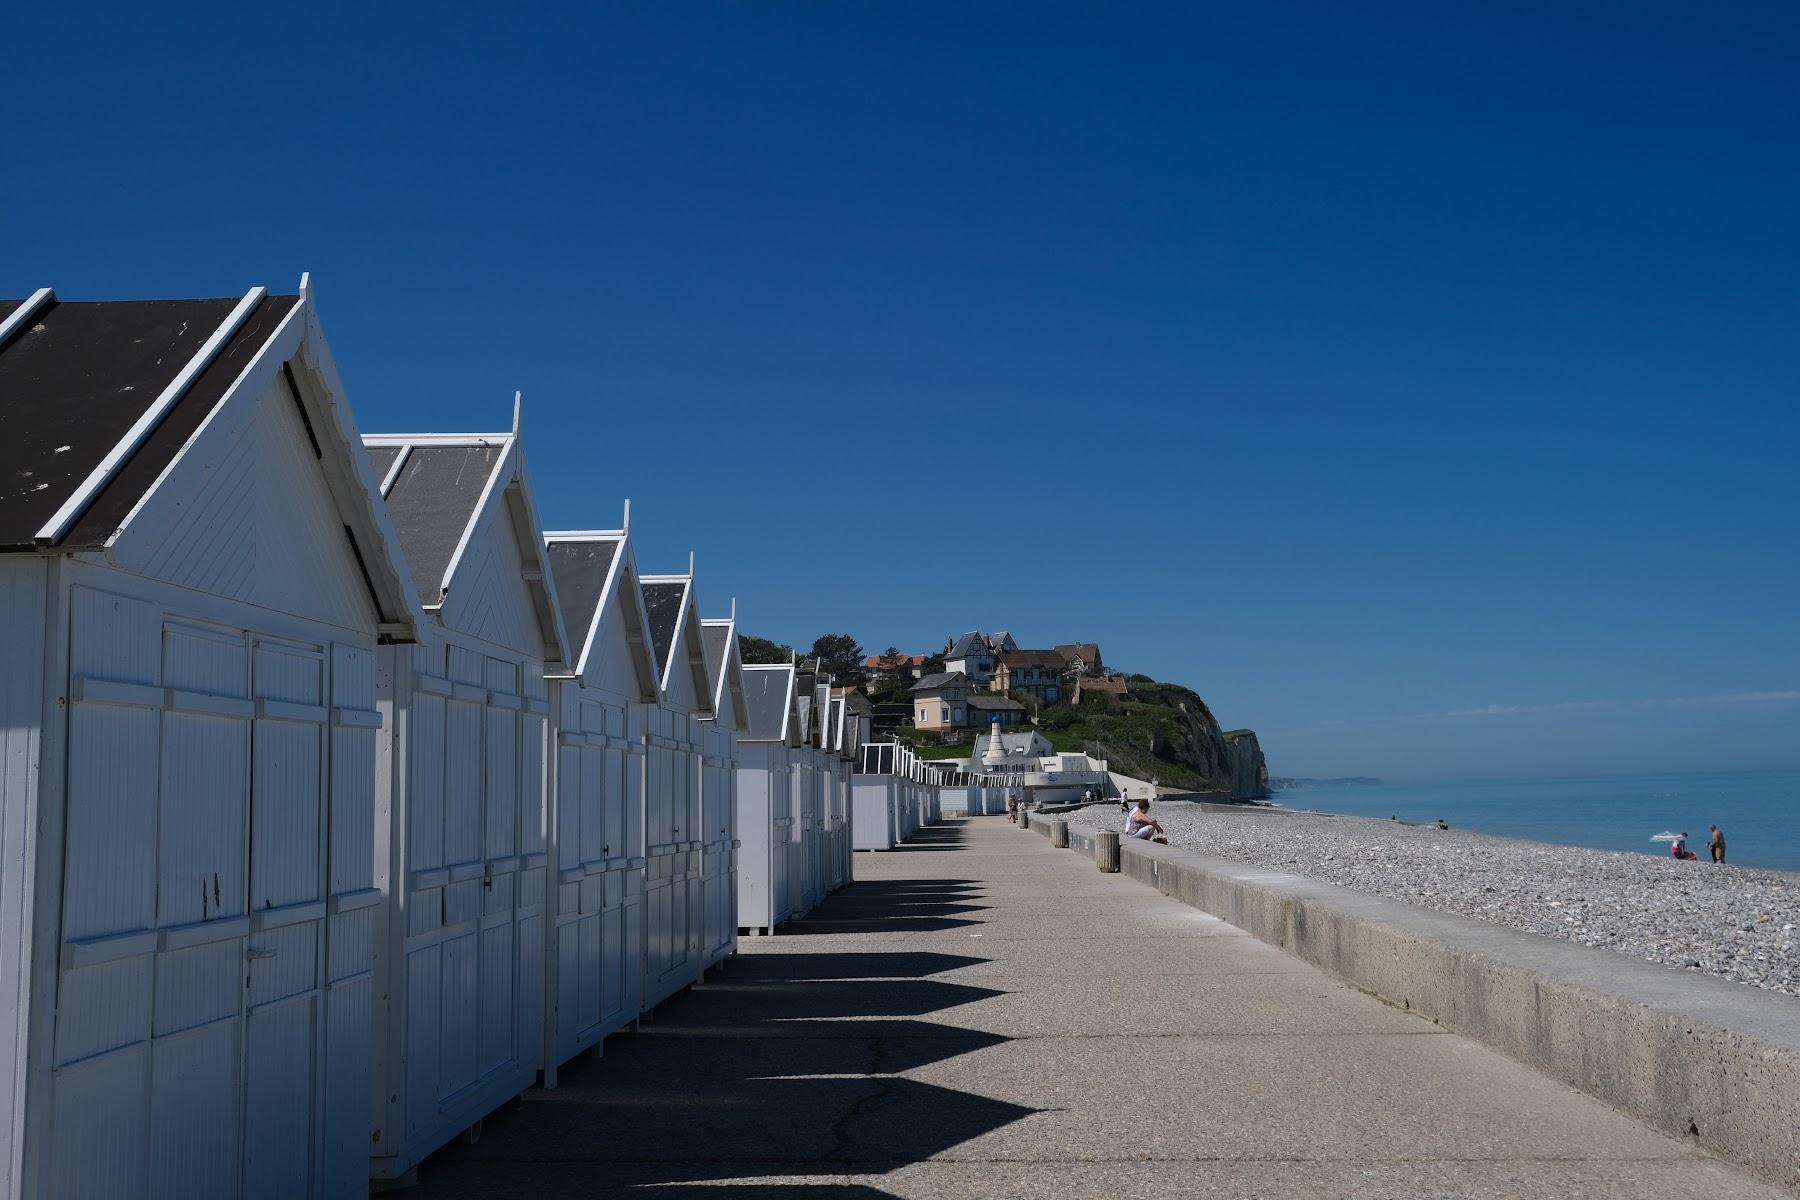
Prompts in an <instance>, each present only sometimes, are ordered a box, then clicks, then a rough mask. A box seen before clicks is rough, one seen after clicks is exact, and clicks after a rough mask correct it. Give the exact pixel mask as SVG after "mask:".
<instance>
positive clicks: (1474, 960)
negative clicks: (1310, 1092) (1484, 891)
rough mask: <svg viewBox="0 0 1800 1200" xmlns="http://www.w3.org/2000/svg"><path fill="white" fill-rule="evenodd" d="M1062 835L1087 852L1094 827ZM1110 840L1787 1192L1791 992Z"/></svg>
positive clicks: (1287, 941)
mask: <svg viewBox="0 0 1800 1200" xmlns="http://www.w3.org/2000/svg"><path fill="white" fill-rule="evenodd" d="M1049 824H1050V823H1049V822H1048V821H1037V822H1033V824H1032V828H1033V829H1034V830H1035V831H1036V832H1039V833H1042V834H1044V835H1046V836H1048V835H1049V833H1050V828H1049ZM1068 841H1069V848H1070V849H1071V850H1073V851H1076V852H1077V853H1082V854H1086V855H1087V856H1089V857H1090V858H1091V857H1092V855H1093V852H1094V834H1093V831H1092V830H1088V829H1081V828H1077V827H1074V826H1070V827H1069V829H1068ZM1121 850H1122V853H1121V856H1120V858H1121V862H1120V870H1121V872H1122V873H1124V874H1126V875H1129V876H1131V877H1132V878H1133V879H1135V880H1137V881H1139V882H1140V883H1145V884H1148V885H1149V886H1151V887H1154V888H1156V889H1157V890H1158V891H1160V892H1162V893H1163V894H1165V895H1167V896H1170V897H1173V898H1174V899H1177V900H1180V901H1182V902H1183V903H1185V904H1189V905H1192V906H1193V907H1195V908H1198V909H1202V910H1204V911H1206V912H1209V913H1212V914H1213V915H1215V916H1217V917H1219V918H1220V919H1222V920H1224V921H1227V922H1229V923H1230V924H1232V925H1235V926H1237V927H1238V928H1240V929H1242V930H1244V931H1245V932H1247V933H1249V934H1251V935H1253V936H1255V937H1256V938H1258V939H1260V940H1261V941H1264V942H1268V943H1269V944H1271V945H1274V946H1278V947H1280V948H1281V949H1283V950H1286V951H1287V952H1288V953H1290V954H1293V955H1295V956H1297V957H1299V958H1301V959H1303V960H1305V961H1307V962H1309V963H1312V964H1313V965H1315V966H1317V967H1320V968H1322V969H1323V970H1326V971H1329V972H1331V973H1332V974H1333V975H1336V976H1338V977H1339V978H1340V979H1343V980H1345V981H1346V982H1348V983H1350V984H1352V985H1354V986H1356V987H1358V988H1361V989H1362V990H1364V991H1366V992H1369V993H1370V994H1372V995H1374V996H1377V997H1379V998H1380V999H1382V1000H1384V1001H1386V1002H1387V1003H1390V1004H1393V1005H1395V1006H1396V1007H1399V1008H1404V1009H1406V1010H1408V1011H1410V1012H1415V1013H1418V1014H1419V1015H1420V1016H1422V1017H1425V1018H1427V1019H1429V1020H1432V1021H1435V1022H1437V1023H1438V1024H1440V1025H1442V1026H1444V1027H1445V1028H1446V1029H1450V1030H1453V1031H1455V1032H1456V1033H1459V1034H1462V1035H1464V1036H1466V1037H1469V1038H1473V1039H1474V1040H1476V1041H1479V1042H1482V1043H1483V1044H1485V1045H1487V1046H1489V1047H1491V1048H1493V1049H1495V1050H1498V1051H1500V1052H1501V1053H1503V1054H1506V1055H1508V1056H1509V1057H1511V1058H1514V1059H1516V1060H1518V1061H1520V1062H1523V1063H1525V1064H1527V1065H1528V1066H1531V1067H1533V1068H1535V1069H1537V1070H1539V1071H1541V1072H1542V1073H1544V1074H1546V1075H1548V1076H1550V1077H1552V1078H1554V1079H1557V1080H1560V1081H1561V1082H1563V1083H1566V1084H1568V1085H1569V1086H1570V1087H1574V1088H1578V1089H1580V1090H1581V1091H1583V1092H1586V1093H1588V1094H1589V1095H1592V1096H1595V1097H1597V1098H1599V1099H1601V1100H1603V1101H1605V1102H1606V1103H1608V1104H1611V1105H1612V1106H1614V1107H1615V1108H1618V1109H1619V1110H1621V1111H1623V1112H1626V1113H1629V1114H1631V1115H1632V1116H1634V1117H1636V1118H1638V1119H1639V1120H1642V1121H1645V1122H1647V1123H1649V1124H1651V1125H1653V1126H1655V1127H1656V1128H1658V1129H1661V1130H1663V1131H1664V1132H1666V1133H1670V1134H1673V1135H1676V1136H1678V1137H1682V1138H1690V1139H1692V1140H1694V1141H1695V1142H1697V1143H1698V1144H1699V1145H1701V1146H1703V1147H1705V1148H1706V1149H1708V1150H1710V1151H1711V1152H1713V1153H1715V1154H1718V1155H1719V1156H1720V1157H1721V1158H1725V1159H1727V1160H1729V1161H1731V1162H1734V1163H1737V1164H1739V1165H1740V1166H1743V1167H1745V1168H1748V1169H1749V1170H1752V1171H1754V1172H1755V1173H1757V1174H1758V1175H1761V1176H1763V1177H1764V1178H1767V1179H1770V1180H1774V1181H1776V1182H1779V1183H1781V1184H1783V1185H1785V1186H1787V1187H1789V1188H1792V1189H1795V1190H1796V1191H1797V1192H1800V1004H1796V1003H1795V1001H1794V1000H1793V999H1792V998H1790V997H1786V996H1781V995H1778V994H1776V993H1772V992H1766V991H1761V990H1758V989H1754V988H1749V987H1745V986H1743V985H1741V984H1735V983H1730V982H1726V981H1724V980H1719V979H1714V978H1710V977H1707V976H1702V975H1693V974H1689V973H1687V972H1683V971H1679V970H1674V969H1671V968H1668V967H1662V966H1657V965H1655V964H1652V963H1647V962H1642V961H1639V960H1636V959H1632V958H1627V957H1625V956H1623V955H1619V954H1615V953H1613V952H1611V951H1607V950H1598V949H1594V948H1591V947H1586V946H1580V945H1574V944H1571V943H1567V942H1561V941H1557V940H1554V939H1550V938H1542V937H1536V936H1534V935H1532V934H1528V933H1521V932H1519V931H1517V930H1512V929H1506V928H1503V927H1500V926H1496V925H1489V924H1486V923H1484V922H1480V921H1473V920H1469V919H1467V918H1464V917H1457V916H1452V915H1449V914H1445V913H1437V912H1432V911H1430V910H1428V909H1422V908H1417V907H1414V906H1412V905H1409V904H1403V903H1401V902H1399V901H1394V900H1387V899H1383V898H1381V897H1378V896H1370V895H1366V894H1364V893H1360V892H1354V891H1350V890H1349V889H1346V888H1340V887H1335V886H1333V885H1331V884H1324V883H1318V882H1316V881H1314V880H1311V879H1307V878H1305V877H1303V876H1299V875H1290V874H1286V873H1282V872H1277V871H1268V870H1263V869H1261V868H1258V867H1252V866H1249V865H1246V864H1244V863H1239V862H1232V861H1230V860H1228V859H1219V858H1211V857H1208V856H1206V855H1202V854H1196V853H1193V852H1191V851H1185V850H1177V849H1173V848H1171V847H1168V846H1157V845H1152V844H1148V843H1143V842H1135V841H1129V840H1128V841H1126V842H1125V844H1124V845H1123V846H1122V847H1121Z"/></svg>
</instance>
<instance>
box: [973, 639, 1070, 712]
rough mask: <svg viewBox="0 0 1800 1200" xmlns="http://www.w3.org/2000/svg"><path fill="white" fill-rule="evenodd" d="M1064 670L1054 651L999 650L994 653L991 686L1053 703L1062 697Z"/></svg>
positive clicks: (1058, 656)
mask: <svg viewBox="0 0 1800 1200" xmlns="http://www.w3.org/2000/svg"><path fill="white" fill-rule="evenodd" d="M1064 670H1065V667H1064V659H1063V656H1062V655H1061V654H1059V653H1057V652H1056V651H1054V650H1003V651H1001V652H999V653H998V654H996V655H994V674H993V678H992V682H991V686H992V688H993V690H994V691H996V692H1004V693H1007V694H1010V695H1013V696H1029V697H1030V698H1031V699H1033V700H1036V701H1037V702H1038V703H1039V704H1055V703H1056V702H1057V701H1058V700H1060V699H1061V698H1062V692H1063V688H1062V678H1063V671H1064Z"/></svg>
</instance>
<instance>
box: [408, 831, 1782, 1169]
mask: <svg viewBox="0 0 1800 1200" xmlns="http://www.w3.org/2000/svg"><path fill="white" fill-rule="evenodd" d="M856 870H857V883H856V884H854V885H853V886H852V887H850V888H848V889H846V890H845V891H844V892H841V893H839V894H838V895H837V896H835V897H833V898H831V899H830V900H828V901H826V903H825V904H823V905H821V906H820V907H819V908H818V909H817V910H815V912H814V913H813V915H812V916H811V917H809V918H808V919H806V920H804V921H800V922H797V923H795V924H794V925H792V926H784V927H783V929H782V932H781V936H778V937H774V938H768V939H761V940H750V941H746V942H745V943H744V944H743V953H742V954H741V955H740V956H739V957H738V958H736V959H734V960H731V961H730V962H729V963H727V964H726V965H725V966H724V968H723V969H722V970H718V971H715V972H714V973H713V974H712V975H710V976H709V977H708V979H707V981H706V982H705V983H704V984H702V985H701V986H699V987H697V988H695V989H694V991H693V992H691V993H689V994H688V995H686V996H683V997H679V998H677V999H675V1000H673V1001H671V1002H670V1003H668V1004H666V1005H664V1006H663V1008H662V1009H660V1010H659V1011H658V1013H657V1014H656V1019H655V1020H654V1021H653V1022H649V1023H646V1024H645V1025H644V1028H643V1030H642V1032H640V1033H637V1034H627V1035H623V1036H620V1037H617V1038H614V1039H612V1040H611V1041H609V1043H608V1045H607V1048H606V1057H605V1059H604V1060H600V1061H593V1060H586V1059H583V1060H578V1061H577V1062H575V1063H572V1064H570V1065H569V1066H567V1067H566V1068H564V1070H563V1072H562V1086H561V1087H560V1088H559V1089H558V1090H556V1091H554V1092H543V1091H532V1092H530V1093H528V1094H527V1096H526V1097H525V1100H524V1103H523V1104H521V1105H519V1106H518V1107H517V1108H516V1109H513V1110H510V1111H503V1112H501V1113H499V1114H496V1115H495V1116H493V1117H490V1118H489V1119H488V1121H487V1125H486V1132H485V1135H484V1137H483V1138H482V1140H481V1141H480V1142H478V1143H477V1144H475V1145H473V1146H467V1147H458V1146H453V1147H451V1148H450V1149H448V1150H446V1151H445V1152H443V1153H441V1154H439V1155H438V1156H436V1157H434V1158H432V1159H431V1160H429V1161H427V1162H426V1163H425V1165H424V1168H423V1171H422V1180H421V1185H420V1187H419V1188H418V1189H417V1190H416V1191H413V1192H409V1193H406V1194H407V1195H410V1196H416V1197H418V1198H419V1200H435V1198H437V1197H498V1196H567V1197H578V1196H642V1197H645V1198H646V1200H651V1198H655V1200H668V1198H673V1197H689V1196H692V1197H707V1198H710V1200H734V1198H735V1200H751V1198H758V1200H760V1198H762V1197H775V1196H798V1197H806V1196H820V1197H858V1198H863V1200H876V1198H877V1197H883V1196H906V1197H913V1196H917V1197H939V1196H943V1197H961V1196H968V1197H1012V1196H1019V1197H1024V1196H1031V1197H1055V1196H1072V1197H1086V1196H1093V1197H1104V1198H1105V1200H1118V1198H1120V1197H1162V1196H1169V1197H1176V1196H1181V1197H1190V1196H1191V1197H1258V1198H1263V1197H1268V1198H1283V1197H1315V1196H1317V1197H1324V1196H1332V1197H1336V1196H1381V1197H1417V1196H1483V1197H1486V1196H1492V1197H1537V1196H1542V1197H1556V1198H1558V1200H1569V1198H1572V1197H1583V1198H1587V1197H1633V1198H1652V1197H1664V1196H1667V1197H1685V1196H1693V1197H1709V1198H1721V1200H1723V1198H1732V1197H1751V1196H1755V1197H1771V1198H1773V1197H1781V1196H1785V1195H1787V1193H1785V1192H1783V1191H1781V1190H1779V1189H1775V1188H1772V1187H1769V1186H1767V1185H1765V1184H1761V1183H1758V1182H1756V1181H1753V1180H1751V1179H1749V1178H1748V1177H1746V1176H1745V1175H1743V1174H1742V1173H1740V1172H1738V1171H1737V1170H1735V1169H1733V1168H1730V1167H1727V1166H1725V1165H1723V1164H1721V1163H1719V1162H1717V1161H1715V1160H1713V1159H1711V1158H1709V1157H1707V1156H1705V1155H1703V1154H1701V1153H1699V1152H1698V1151H1696V1150H1695V1149H1693V1148H1692V1147H1691V1146H1688V1145H1684V1144H1683V1143H1681V1142H1679V1141H1676V1140H1674V1139H1671V1138H1669V1137H1666V1136H1664V1135H1662V1134H1659V1133H1656V1132H1654V1131H1652V1130H1650V1129H1648V1128H1646V1127H1645V1126H1643V1125H1640V1124H1638V1123H1637V1122H1635V1121H1633V1120H1630V1119H1629V1118H1626V1117H1623V1116H1621V1115H1619V1114H1617V1113H1615V1112H1613V1111H1612V1110H1610V1109H1608V1108H1606V1107H1605V1106H1603V1105H1602V1104H1600V1103H1599V1102H1597V1101H1594V1100H1591V1099H1589V1098H1587V1097H1585V1096H1583V1095H1581V1094H1579V1093H1577V1092H1574V1091H1572V1090H1570V1089H1568V1088H1566V1087H1563V1086H1562V1085H1560V1084H1557V1083H1554V1082H1552V1081H1550V1080H1549V1079H1547V1078H1545V1077H1543V1076H1541V1075H1539V1074H1537V1073H1536V1072H1534V1071H1531V1070H1529V1069H1527V1068H1525V1067H1523V1066H1520V1065H1518V1064H1516V1063H1514V1062H1512V1061H1511V1060H1509V1059H1506V1058H1504V1057H1502V1056H1500V1055H1498V1054H1496V1053H1494V1052H1492V1051H1489V1050H1487V1049H1484V1048H1483V1047H1481V1046H1478V1045H1476V1044H1475V1043H1473V1042H1470V1041H1467V1040H1465V1039H1463V1038H1460V1037H1457V1036H1455V1035H1453V1034H1449V1033H1445V1032H1443V1031H1442V1030H1441V1029H1439V1028H1438V1027H1437V1026H1435V1025H1433V1024H1431V1023H1429V1022H1427V1021H1425V1020H1422V1019H1420V1018H1418V1017H1415V1016H1411V1015H1409V1014H1407V1013H1404V1012H1401V1011H1398V1010H1396V1009H1393V1008H1389V1007H1388V1006H1386V1005H1384V1004H1381V1003H1380V1002H1379V1001H1376V1000H1374V999H1372V998H1370V997H1368V996H1366V995H1364V994H1362V993H1360V992H1357V991H1354V990H1352V989H1351V988H1349V987H1346V986H1344V985H1342V984H1340V983H1337V982H1336V981H1334V980H1332V979H1331V978H1330V977H1328V976H1326V975H1324V974H1323V973H1321V972H1320V971H1318V970H1316V969H1314V968H1312V967H1309V966H1307V965H1305V964H1304V963H1301V962H1300V961H1298V960H1297V959H1294V958H1291V957H1289V956H1287V955H1285V954H1283V953H1282V952H1281V951H1279V950H1276V949H1274V948H1272V947H1270V946H1267V945H1265V944H1263V943H1262V942H1259V941H1257V940H1256V939H1254V938H1252V937H1250V936H1248V935H1247V934H1244V933H1242V932H1240V931H1238V930H1236V929H1234V928H1233V927H1231V926H1229V925H1226V924H1224V923H1223V922H1221V921H1219V920H1217V919H1216V918H1213V917H1210V916H1208V915H1206V914H1204V913H1200V912H1197V911H1196V910H1194V909H1192V908H1189V907H1187V906H1185V905H1183V904H1180V903H1178V902H1177V901H1174V900H1171V899H1168V898H1166V897H1163V896H1160V895H1158V894H1157V893H1155V892H1153V891H1151V890H1150V889H1149V888H1146V887H1144V886H1143V885H1141V884H1138V883H1136V882H1133V881H1132V880H1130V879H1127V878H1125V877H1123V876H1119V875H1112V876H1108V875H1101V874H1099V873H1098V872H1097V871H1095V870H1094V868H1093V865H1092V863H1091V862H1090V861H1089V860H1087V859H1086V858H1084V857H1083V856H1080V855H1076V854H1070V853H1068V852H1066V851H1058V850H1053V849H1051V848H1050V846H1049V844H1048V842H1047V841H1046V840H1045V839H1043V838H1040V837H1037V836H1035V835H1033V834H1031V833H1026V832H1022V831H1020V830H1018V829H1016V828H1015V827H1013V826H1012V825H1011V824H1009V823H1008V822H1007V821H1006V819H1005V818H1004V817H986V818H976V819H974V820H968V821H950V822H946V823H945V824H942V825H939V826H935V827H933V828H930V829H927V830H925V831H924V832H923V833H921V834H920V835H919V837H918V838H916V839H915V840H914V841H913V842H912V843H909V844H908V845H907V846H905V847H903V848H901V849H899V850H895V851H892V852H889V853H882V854H875V855H870V854H858V855H857V857H856Z"/></svg>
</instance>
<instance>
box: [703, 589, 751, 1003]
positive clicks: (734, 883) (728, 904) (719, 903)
mask: <svg viewBox="0 0 1800 1200" xmlns="http://www.w3.org/2000/svg"><path fill="white" fill-rule="evenodd" d="M700 636H701V642H702V644H703V646H704V648H705V651H706V672H707V678H708V679H709V680H711V684H712V710H713V716H712V718H711V719H709V720H706V721H702V722H701V742H702V744H703V747H704V754H703V756H702V759H701V766H700V817H701V826H702V828H703V830H704V836H703V837H702V839H701V841H702V845H701V858H700V878H701V889H700V890H701V904H702V907H703V910H704V912H705V922H704V927H703V931H702V932H703V936H702V940H701V955H700V957H701V969H702V970H704V969H705V968H707V967H710V966H712V965H713V964H714V963H717V962H720V961H722V960H724V959H725V958H727V957H728V956H730V955H732V954H735V953H737V931H738V917H737V900H738V849H739V845H738V832H737V828H738V802H737V774H738V773H737V766H738V737H739V736H740V735H741V734H742V733H743V732H744V731H745V730H746V729H747V728H748V726H749V720H750V718H749V710H748V706H747V704H746V702H745V698H744V662H743V658H742V657H741V656H740V654H739V652H738V644H737V603H736V602H735V601H733V603H732V606H731V616H729V617H725V618H719V619H713V620H703V621H701V622H700Z"/></svg>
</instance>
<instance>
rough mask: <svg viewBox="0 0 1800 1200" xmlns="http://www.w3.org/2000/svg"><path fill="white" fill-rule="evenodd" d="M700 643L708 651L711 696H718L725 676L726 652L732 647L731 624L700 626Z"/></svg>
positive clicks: (707, 662)
mask: <svg viewBox="0 0 1800 1200" xmlns="http://www.w3.org/2000/svg"><path fill="white" fill-rule="evenodd" d="M700 645H701V648H702V649H703V650H704V651H705V652H706V682H707V685H708V686H709V687H711V688H712V693H711V696H716V695H718V694H719V680H721V679H722V678H724V676H725V652H726V651H727V650H729V649H730V648H731V626H729V625H702V626H700ZM711 696H709V697H708V698H709V699H710V698H711Z"/></svg>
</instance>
